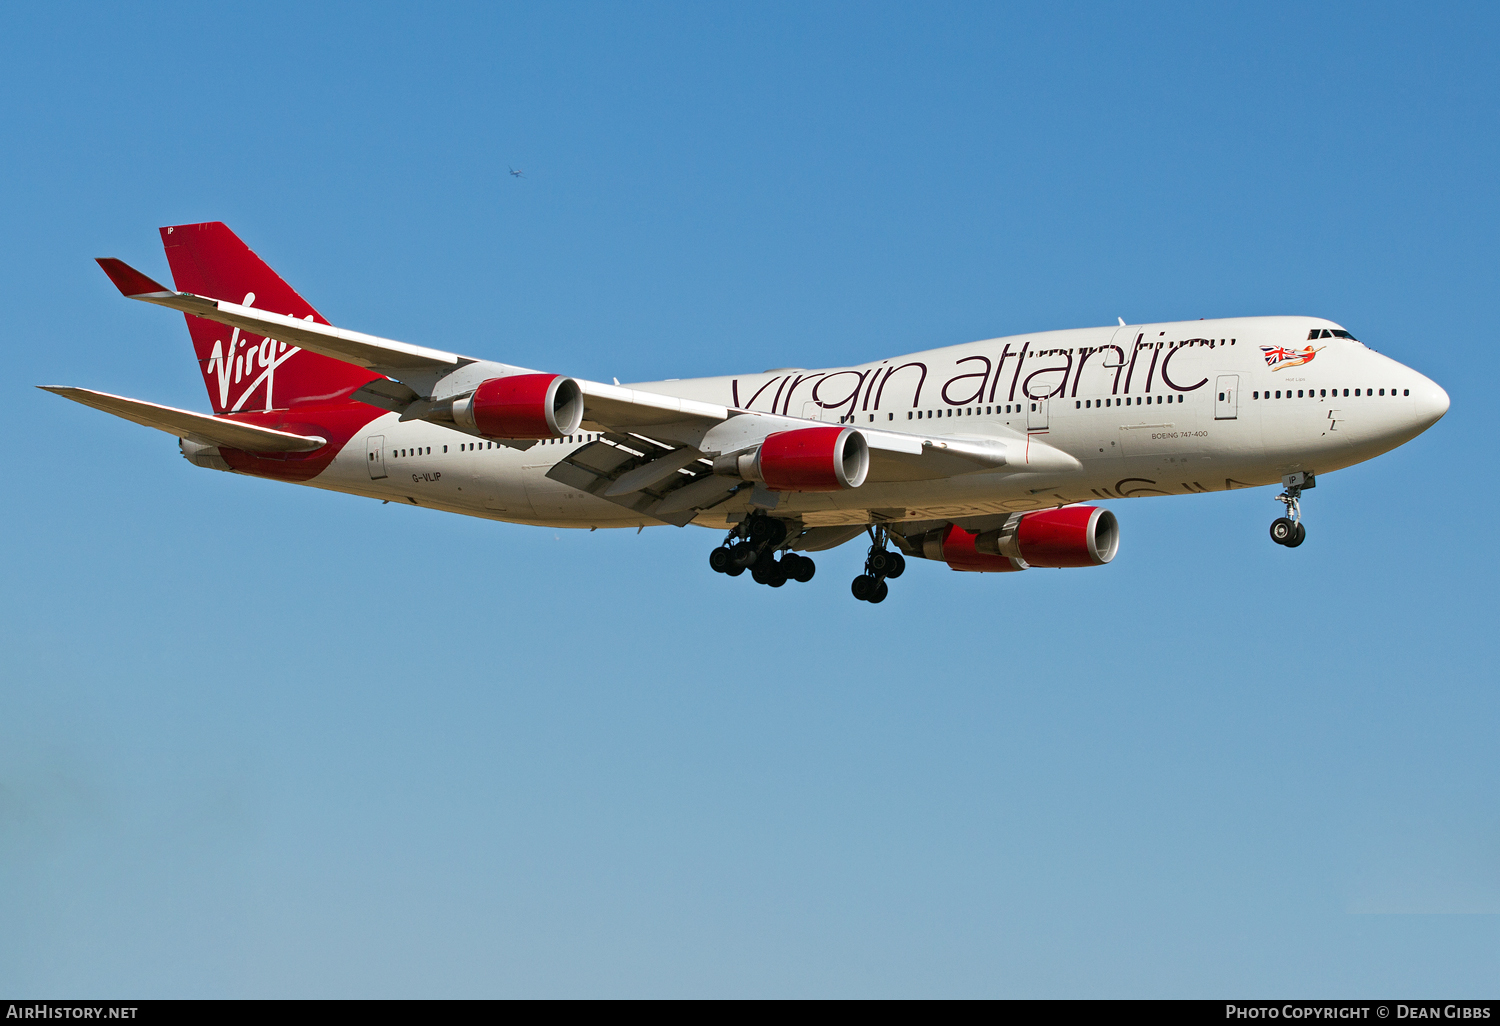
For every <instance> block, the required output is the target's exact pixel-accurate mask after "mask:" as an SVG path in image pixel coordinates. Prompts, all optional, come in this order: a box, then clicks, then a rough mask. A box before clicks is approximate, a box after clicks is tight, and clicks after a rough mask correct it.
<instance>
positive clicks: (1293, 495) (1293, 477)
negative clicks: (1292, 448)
mask: <svg viewBox="0 0 1500 1026" xmlns="http://www.w3.org/2000/svg"><path fill="white" fill-rule="evenodd" d="M1281 484H1282V486H1283V487H1284V488H1285V489H1286V490H1285V491H1283V492H1282V493H1281V494H1280V495H1278V496H1276V500H1277V501H1278V502H1280V503H1282V504H1283V505H1284V506H1286V516H1284V517H1277V518H1276V519H1275V520H1273V521H1271V540H1272V541H1273V542H1275V543H1276V544H1277V545H1285V546H1286V547H1287V548H1289V549H1295V548H1296V547H1297V546H1298V545H1301V544H1302V542H1303V540H1304V539H1306V538H1307V528H1306V527H1304V526H1302V502H1301V499H1302V492H1303V491H1304V490H1305V489H1308V488H1315V487H1317V484H1318V480H1317V478H1316V477H1314V476H1313V475H1312V474H1305V473H1302V472H1300V471H1299V472H1297V473H1295V474H1288V475H1287V476H1286V477H1283V478H1282V479H1281Z"/></svg>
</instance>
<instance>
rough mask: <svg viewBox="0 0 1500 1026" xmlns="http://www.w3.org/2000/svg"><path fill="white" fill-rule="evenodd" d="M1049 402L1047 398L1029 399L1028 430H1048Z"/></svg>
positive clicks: (1027, 409)
mask: <svg viewBox="0 0 1500 1026" xmlns="http://www.w3.org/2000/svg"><path fill="white" fill-rule="evenodd" d="M1047 403H1048V400H1046V399H1029V400H1027V402H1026V430H1027V431H1046V430H1047Z"/></svg>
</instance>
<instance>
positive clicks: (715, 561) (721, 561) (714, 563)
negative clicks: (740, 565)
mask: <svg viewBox="0 0 1500 1026" xmlns="http://www.w3.org/2000/svg"><path fill="white" fill-rule="evenodd" d="M729 565H730V564H729V550H728V549H726V548H724V547H723V546H720V547H719V548H717V549H714V550H713V551H712V552H710V553H709V554H708V566H709V569H711V570H713V572H714V573H716V574H727V573H728V572H729Z"/></svg>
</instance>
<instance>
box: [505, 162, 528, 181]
mask: <svg viewBox="0 0 1500 1026" xmlns="http://www.w3.org/2000/svg"><path fill="white" fill-rule="evenodd" d="M506 167H510V165H509V164H507V165H506ZM510 176H511V177H512V178H525V177H526V172H525V171H522V170H521V169H520V168H518V167H512V168H510Z"/></svg>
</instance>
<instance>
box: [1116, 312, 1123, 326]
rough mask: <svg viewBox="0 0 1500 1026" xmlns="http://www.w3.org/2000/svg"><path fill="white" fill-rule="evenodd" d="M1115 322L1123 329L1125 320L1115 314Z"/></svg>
mask: <svg viewBox="0 0 1500 1026" xmlns="http://www.w3.org/2000/svg"><path fill="white" fill-rule="evenodd" d="M1115 320H1117V321H1119V322H1120V327H1122V328H1123V327H1125V318H1123V317H1121V316H1120V315H1119V314H1116V315H1115Z"/></svg>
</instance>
